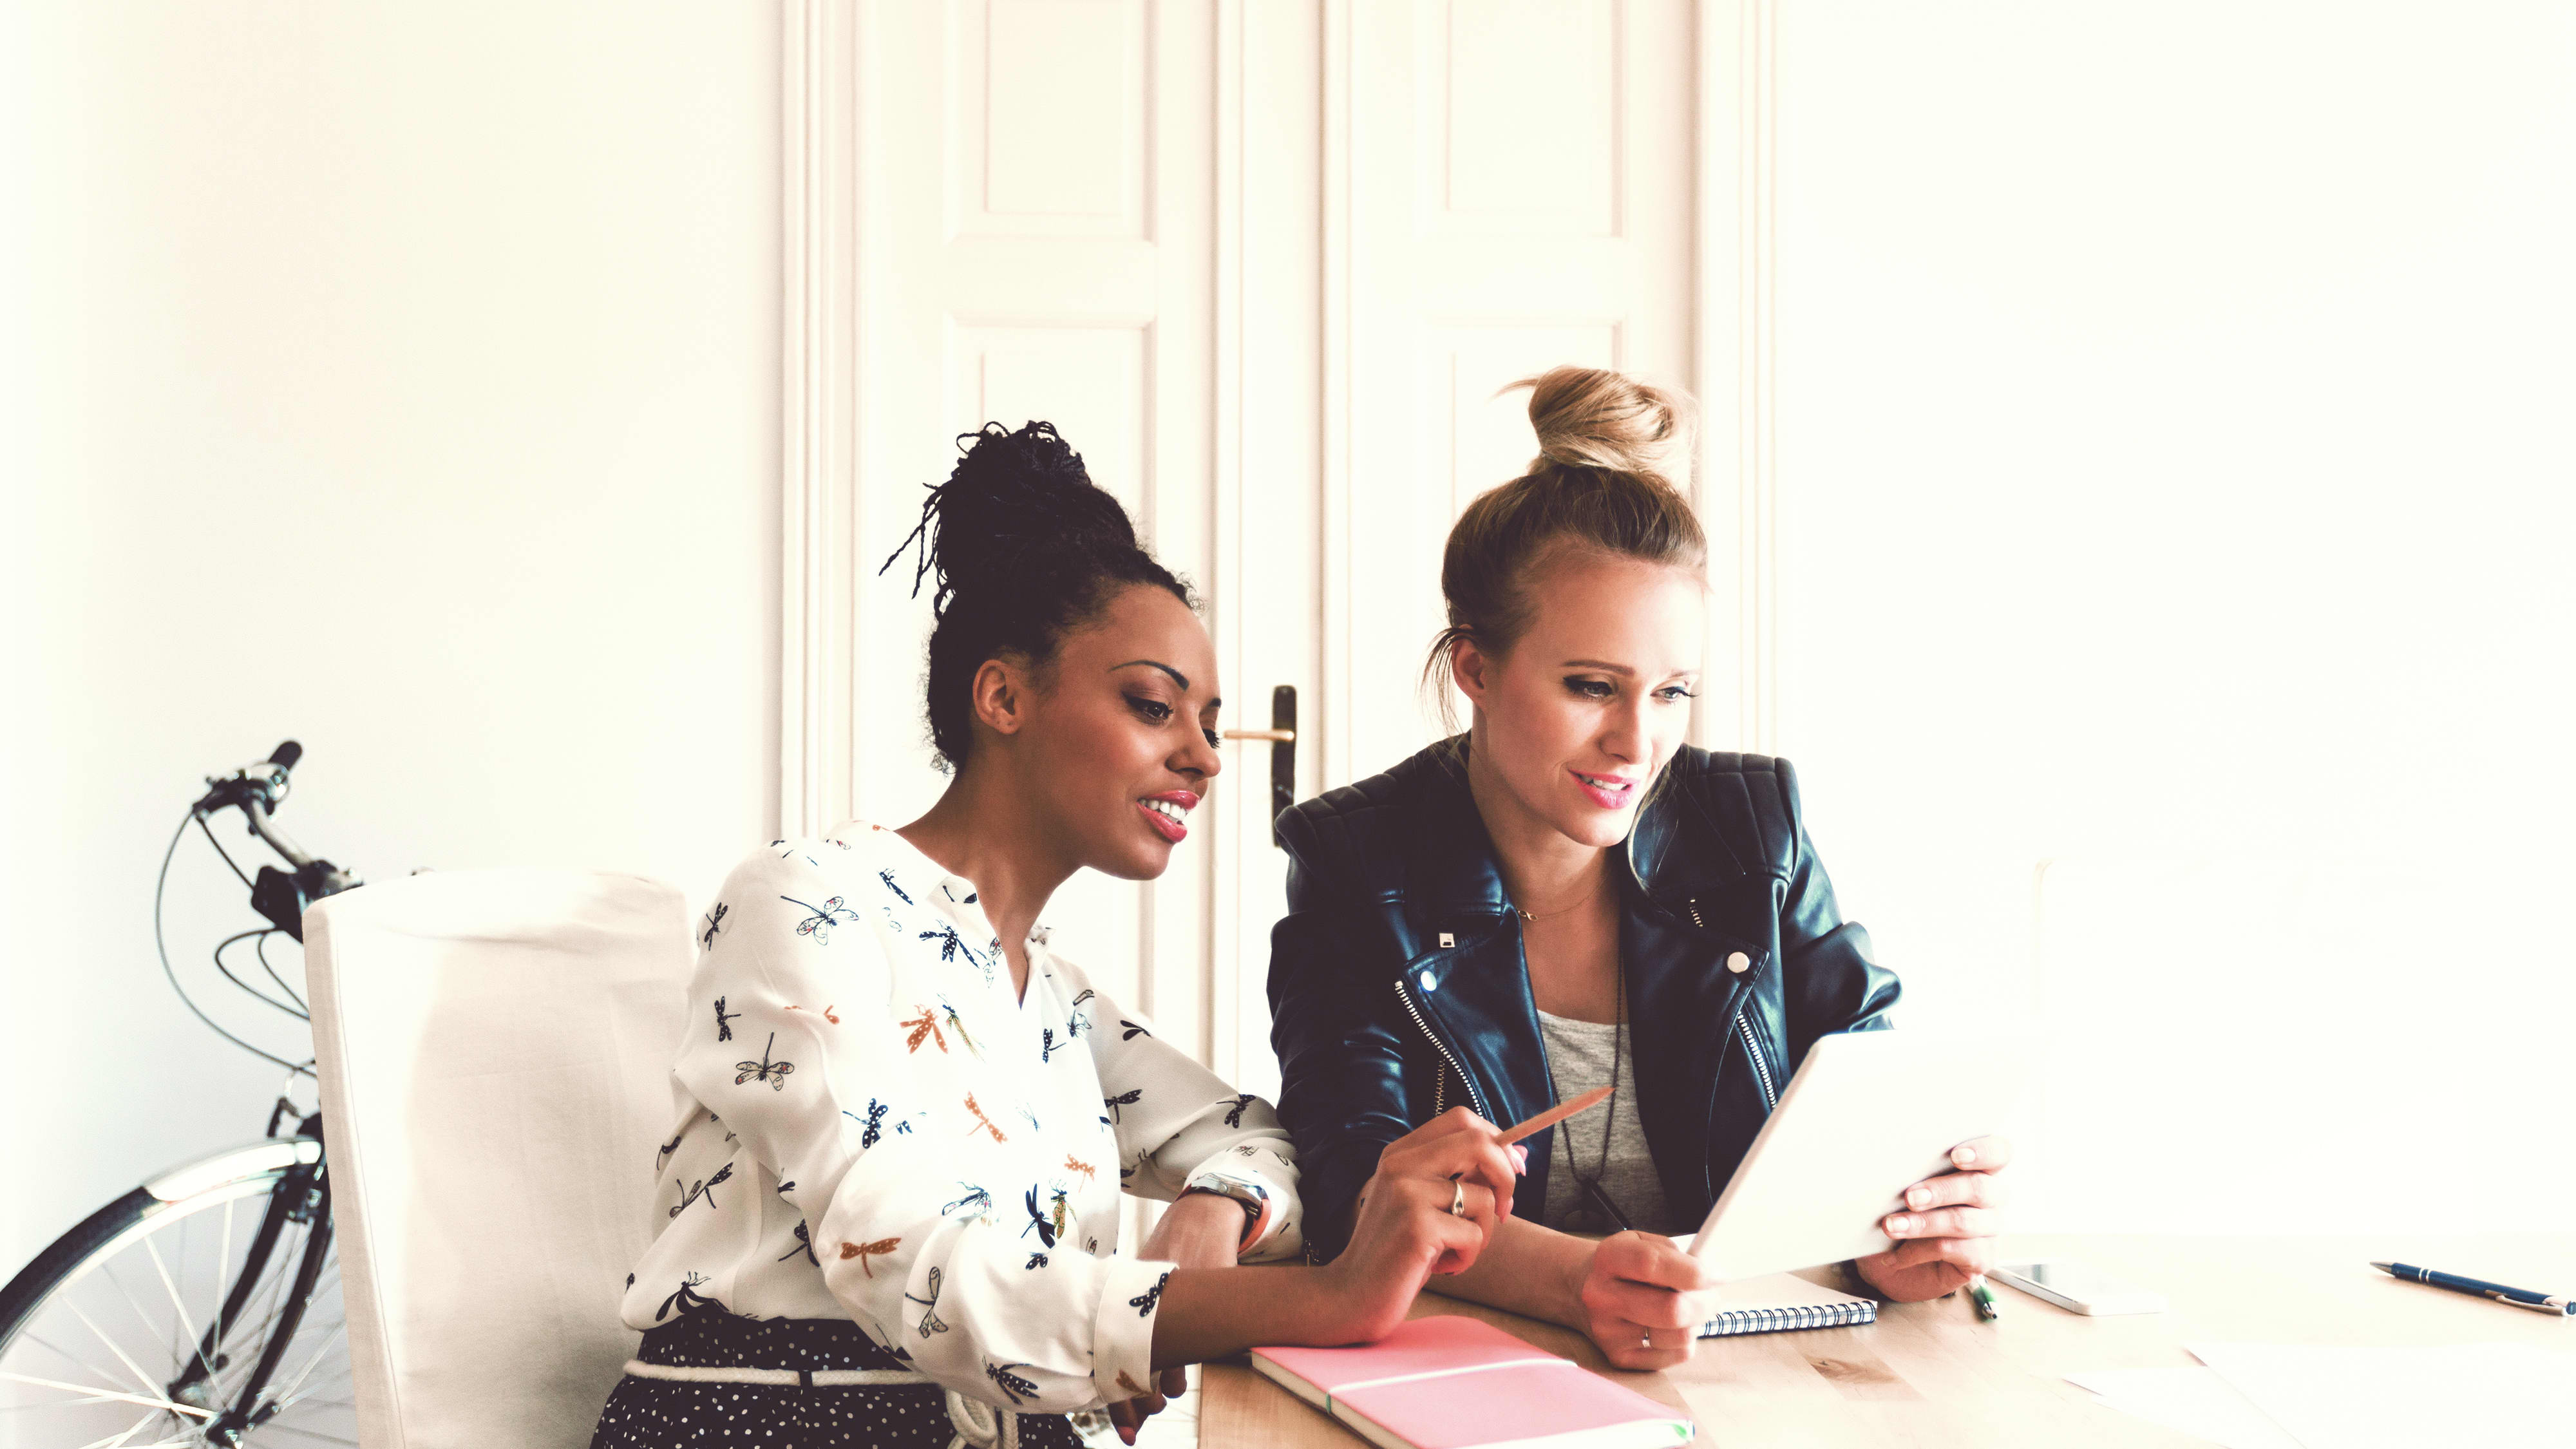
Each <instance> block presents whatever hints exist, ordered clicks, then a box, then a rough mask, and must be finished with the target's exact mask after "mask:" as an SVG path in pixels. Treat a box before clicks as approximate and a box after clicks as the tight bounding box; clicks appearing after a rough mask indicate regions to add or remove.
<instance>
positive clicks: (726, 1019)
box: [716, 996, 742, 1041]
mask: <svg viewBox="0 0 2576 1449" xmlns="http://www.w3.org/2000/svg"><path fill="white" fill-rule="evenodd" d="M724 1004H725V999H724V998H723V997H721V996H719V997H717V998H716V1040H718V1041H731V1040H733V1024H734V1023H735V1022H737V1021H740V1020H742V1013H741V1012H739V1011H727V1010H725V1009H724Z"/></svg>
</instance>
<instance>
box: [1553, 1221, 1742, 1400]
mask: <svg viewBox="0 0 2576 1449" xmlns="http://www.w3.org/2000/svg"><path fill="white" fill-rule="evenodd" d="M1717 1289H1718V1279H1717V1275H1716V1274H1714V1273H1711V1272H1710V1271H1709V1270H1708V1267H1707V1265H1705V1264H1703V1263H1701V1262H1700V1260H1699V1259H1697V1258H1694V1257H1692V1256H1691V1255H1690V1254H1688V1253H1685V1252H1683V1251H1682V1250H1681V1249H1680V1248H1678V1247H1676V1246H1674V1244H1673V1240H1672V1239H1670V1238H1667V1237H1665V1236H1663V1235H1662V1234H1660V1233H1637V1232H1628V1233H1613V1234H1612V1235H1610V1236H1609V1237H1606V1238H1603V1239H1602V1240H1601V1241H1600V1242H1599V1243H1596V1244H1594V1245H1593V1248H1592V1252H1591V1254H1590V1256H1589V1258H1588V1260H1587V1262H1586V1264H1585V1267H1584V1273H1583V1279H1582V1281H1581V1282H1580V1283H1579V1284H1577V1285H1576V1286H1575V1290H1574V1295H1573V1296H1574V1301H1575V1303H1576V1304H1577V1305H1579V1311H1580V1314H1581V1317H1582V1322H1580V1323H1578V1324H1575V1325H1574V1326H1575V1327H1578V1328H1580V1329H1582V1330H1583V1332H1584V1334H1585V1336H1587V1337H1589V1338H1590V1339H1591V1340H1592V1341H1593V1342H1594V1343H1596V1344H1598V1345H1600V1348H1601V1353H1602V1356H1603V1357H1605V1358H1607V1359H1609V1360H1610V1362H1611V1364H1612V1365H1614V1366H1615V1367H1618V1368H1623V1369H1629V1370H1636V1371H1642V1370H1646V1369H1662V1368H1670V1367H1672V1366H1673V1365H1675V1364H1677V1363H1686V1362H1688V1361H1689V1359H1690V1356H1691V1349H1692V1348H1693V1346H1695V1345H1696V1344H1697V1343H1698V1341H1699V1330H1700V1327H1701V1325H1703V1324H1705V1323H1707V1322H1708V1320H1709V1317H1710V1315H1711V1314H1713V1313H1714V1312H1715V1311H1716V1298H1717Z"/></svg>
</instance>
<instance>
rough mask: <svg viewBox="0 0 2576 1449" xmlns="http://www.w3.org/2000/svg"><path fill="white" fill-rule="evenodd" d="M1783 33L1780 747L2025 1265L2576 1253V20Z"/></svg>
mask: <svg viewBox="0 0 2576 1449" xmlns="http://www.w3.org/2000/svg"><path fill="white" fill-rule="evenodd" d="M1782 12H1783V13H1782V18H1781V30H1780V52H1779V54H1780V74H1781V79H1780V92H1779V93H1780V97H1781V116H1780V123H1779V137H1780V159H1779V176H1780V198H1781V200H1780V213H1781V214H1780V223H1779V226H1780V230H1779V258H1780V262H1779V270H1780V279H1781V280H1780V297H1779V304H1778V329H1779V331H1778V336H1779V359H1778V397H1779V400H1780V401H1779V406H1780V422H1779V458H1780V460H1781V461H1780V474H1779V477H1780V483H1779V492H1780V499H1781V504H1780V507H1781V517H1782V525H1781V527H1782V534H1781V545H1780V550H1781V560H1780V575H1781V578H1782V581H1783V582H1782V602H1781V618H1782V624H1781V643H1780V656H1781V660H1782V664H1781V727H1780V733H1781V750H1782V753H1784V754H1786V755H1788V756H1790V757H1791V758H1793V759H1795V760H1797V761H1799V762H1800V763H1801V765H1802V767H1803V775H1804V779H1805V782H1806V785H1807V792H1808V798H1809V801H1810V804H1811V807H1812V812H1813V818H1814V824H1815V827H1816V830H1817V834H1818V837H1819V840H1820V843H1821V847H1822V849H1823V851H1824V853H1825V858H1826V859H1827V860H1828V862H1829V863H1831V864H1832V865H1833V866H1834V868H1835V872H1836V876H1837V880H1838V883H1839V885H1840V886H1841V888H1842V892H1843V895H1844V899H1845V903H1846V906H1847V907H1848V908H1849V910H1850V911H1851V913H1852V914H1853V915H1855V916H1857V917H1858V918H1859V919H1861V920H1863V921H1865V922H1867V923H1869V924H1870V925H1871V926H1872V927H1873V929H1874V932H1875V934H1876V936H1877V939H1878V941H1879V944H1880V947H1881V950H1882V955H1883V956H1884V957H1885V959H1887V960H1888V961H1890V962H1891V963H1893V964H1895V965H1897V966H1898V967H1900V968H1901V969H1903V970H1904V971H1905V972H1906V974H1907V976H1908V981H1909V1001H1910V1003H1911V1005H1910V1006H1909V1008H1908V1010H1909V1013H1910V1019H1911V1020H1912V1021H1913V1022H1914V1023H1916V1024H1918V1025H1922V1024H1930V1025H1935V1026H1947V1025H1959V1026H1966V1027H1969V1028H1971V1029H1980V1030H1991V1029H1993V1026H1992V1023H1993V1021H1994V1020H1995V1016H1996V1014H2003V1015H2013V1014H2036V1015H2038V1016H2041V1017H2043V1018H2045V1019H2046V1020H2048V1021H2050V1022H2051V1023H2052V1024H2053V1025H2054V1026H2056V1027H2058V1028H2060V1029H2063V1030H2064V1031H2067V1032H2069V1033H2082V1034H2085V1035H2086V1036H2087V1037H2088V1038H2089V1039H2088V1040H2087V1041H2085V1042H2084V1043H2083V1044H2081V1045H2080V1046H2070V1047H2067V1048H2062V1049H2060V1050H2058V1051H2056V1052H2055V1053H2053V1054H2052V1055H2051V1056H2050V1058H2049V1061H2050V1065H2051V1067H2052V1071H2051V1076H2050V1086H2049V1088H2048V1097H2047V1101H2046V1105H2045V1108H2044V1110H2043V1112H2042V1114H2041V1117H2040V1119H2039V1120H2038V1122H2037V1124H2036V1128H2035V1130H2034V1132H2033V1134H2032V1136H2033V1139H2034V1140H2033V1142H2032V1144H2031V1145H2032V1146H2033V1148H2034V1149H2035V1150H2036V1151H2037V1153H2038V1154H2039V1158H2038V1160H2035V1161H2034V1162H2033V1164H2032V1166H2033V1167H2034V1169H2040V1171H2037V1172H2035V1173H2034V1174H2033V1176H2034V1183H2033V1186H2034V1187H2037V1188H2039V1189H2040V1190H2039V1191H2038V1192H2036V1193H2034V1194H2031V1195H2029V1197H2028V1198H2027V1211H2026V1212H2025V1213H2024V1220H2025V1221H2026V1222H2028V1223H2030V1224H2032V1225H2034V1226H2040V1225H2064V1226H2073V1227H2099V1228H2124V1227H2125V1228H2138V1229H2146V1228H2154V1227H2184V1228H2196V1229H2207V1230H2222V1229H2229V1228H2243V1229H2249V1230H2252V1229H2261V1230H2270V1231H2301V1230H2311V1231H2312V1230H2315V1229H2317V1228H2319V1227H2321V1226H2323V1225H2327V1224H2331V1225H2333V1226H2335V1227H2336V1228H2338V1229H2340V1230H2346V1231H2350V1230H2356V1229H2360V1228H2368V1227H2377V1226H2388V1227H2390V1228H2392V1229H2393V1228H2398V1227H2405V1226H2417V1227H2451V1228H2459V1229H2466V1228H2471V1227H2497V1228H2503V1227H2514V1226H2520V1227H2540V1226H2544V1225H2545V1226H2548V1227H2551V1228H2563V1227H2564V1226H2565V1223H2566V1215H2567V1209H2566V1204H2567V1202H2568V1201H2569V1200H2570V1199H2571V1196H2576V1163H2571V1160H2570V1156H2569V1154H2568V1153H2567V1151H2566V1148H2567V1136H2566V1130H2567V1129H2566V1126H2565V1121H2564V1116H2565V1109H2566V1107H2567V1105H2568V1103H2569V1101H2570V1097H2571V1091H2570V1088H2569V1087H2568V1085H2567V1078H2566V1075H2565V1072H2564V1067H2563V1063H2564V1059H2565V1033H2566V1024H2567V1022H2568V1020H2569V1017H2570V1013H2571V1008H2576V970H2571V967H2576V950H2571V946H2570V944H2569V942H2570V935H2569V932H2568V930H2567V927H2566V924H2565V921H2564V919H2563V910H2564V903H2565V902H2566V900H2567V899H2568V891H2567V886H2566V882H2567V880H2568V879H2569V876H2570V872H2571V868H2576V849H2571V846H2570V842H2569V839H2568V836H2567V834H2566V826H2565V822H2566V821H2567V820H2568V819H2569V818H2570V817H2571V814H2576V810H2571V807H2576V773H2572V772H2571V768H2570V763H2569V757H2568V729H2567V719H2568V706H2569V702H2570V691H2569V686H2568V661H2569V660H2570V659H2572V658H2576V589H2572V588H2571V584H2570V574H2569V570H2568V567H2567V564H2566V540H2567V538H2568V537H2569V534H2570V529H2571V525H2576V491H2571V489H2570V486H2569V485H2570V484H2571V482H2576V440H2571V437H2570V435H2569V432H2568V427H2567V424H2568V417H2569V411H2568V409H2569V398H2570V397H2571V395H2576V350H2571V348H2570V346H2569V343H2568V339H2569V338H2570V337H2571V336H2576V284H2571V281H2570V275H2571V273H2570V268H2569V265H2568V259H2569V258H2570V257H2576V89H2571V88H2570V87H2569V85H2568V84H2567V79H2568V77H2569V76H2570V75H2576V13H2571V12H2570V11H2568V10H2567V9H2566V8H2565V7H2563V6H2557V5H2549V4H2540V3H2524V4H2503V3H2499V4H2487V5H2478V6H2453V7H2442V8H2436V9H2428V8H2425V7H2422V6H2386V5H2378V6H2355V5H2349V4H2324V3H2283V0H2270V3H2263V4H2255V5H2245V4H2239V3H2183V4H2173V5H2157V6H2104V5H2083V6H2055V5H2012V4H2000V3H1974V4H1960V5H1944V6H1939V7H1915V6H1897V5H1883V4H1865V3H1829V0H1812V3H1802V4H1798V5H1794V6H1784V7H1782ZM2046 861H2054V862H2055V864H2054V865H2052V866H2050V867H2049V870H2048V873H2047V875H2046V877H2045V879H2044V884H2042V883H2039V877H2038V869H2039V866H2040V865H2041V863H2042V862H2046ZM2035 906H2038V907H2044V908H2045V918H2044V920H2042V919H2037V917H2038V916H2039V912H2038V911H2036V910H2035ZM2169 1170H2171V1171H2170V1175H2169Z"/></svg>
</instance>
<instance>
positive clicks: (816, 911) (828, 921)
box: [779, 896, 859, 946]
mask: <svg viewBox="0 0 2576 1449" xmlns="http://www.w3.org/2000/svg"><path fill="white" fill-rule="evenodd" d="M779 899H780V900H782V901H785V902H787V904H789V905H791V906H802V907H804V910H805V919H803V920H801V921H798V922H797V923H796V934H797V935H800V936H811V937H813V938H814V939H815V941H816V942H818V943H819V944H822V945H825V946H829V945H831V944H832V928H833V927H834V926H845V925H848V924H850V923H851V922H853V921H856V920H857V919H858V918H859V913H858V912H856V911H854V910H851V909H850V908H849V907H848V906H845V905H843V904H841V898H840V897H839V896H830V897H827V898H826V899H825V900H824V902H823V904H821V905H819V906H818V905H814V904H811V903H809V902H806V901H800V900H798V899H796V898H795V897H794V896H780V897H779Z"/></svg>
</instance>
